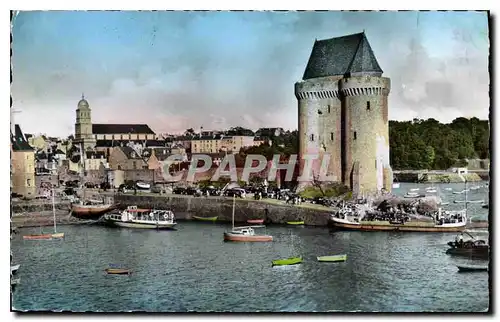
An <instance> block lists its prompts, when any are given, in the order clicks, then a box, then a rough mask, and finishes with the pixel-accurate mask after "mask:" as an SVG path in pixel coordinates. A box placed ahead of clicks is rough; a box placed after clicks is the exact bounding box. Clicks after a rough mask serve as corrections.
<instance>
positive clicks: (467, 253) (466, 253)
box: [446, 247, 490, 259]
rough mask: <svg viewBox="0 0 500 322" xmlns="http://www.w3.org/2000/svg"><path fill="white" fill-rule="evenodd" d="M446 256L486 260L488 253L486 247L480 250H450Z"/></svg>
mask: <svg viewBox="0 0 500 322" xmlns="http://www.w3.org/2000/svg"><path fill="white" fill-rule="evenodd" d="M446 254H448V255H453V256H461V257H467V258H474V259H488V258H489V257H490V252H489V248H488V247H484V248H483V247H480V248H450V249H448V250H447V251H446Z"/></svg>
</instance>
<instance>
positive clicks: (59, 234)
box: [23, 233, 64, 240]
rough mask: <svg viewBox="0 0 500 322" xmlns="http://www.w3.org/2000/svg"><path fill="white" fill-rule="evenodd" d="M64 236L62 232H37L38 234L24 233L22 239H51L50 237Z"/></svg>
mask: <svg viewBox="0 0 500 322" xmlns="http://www.w3.org/2000/svg"><path fill="white" fill-rule="evenodd" d="M61 238H64V233H55V234H38V235H25V236H23V239H25V240H51V239H61Z"/></svg>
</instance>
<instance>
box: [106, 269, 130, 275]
mask: <svg viewBox="0 0 500 322" xmlns="http://www.w3.org/2000/svg"><path fill="white" fill-rule="evenodd" d="M104 271H105V272H106V274H110V275H130V274H132V271H131V270H130V269H128V268H106V269H105V270H104Z"/></svg>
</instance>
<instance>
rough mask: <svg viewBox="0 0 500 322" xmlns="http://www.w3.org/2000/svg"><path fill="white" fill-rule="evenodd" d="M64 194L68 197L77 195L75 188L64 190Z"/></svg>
mask: <svg viewBox="0 0 500 322" xmlns="http://www.w3.org/2000/svg"><path fill="white" fill-rule="evenodd" d="M63 192H64V194H65V195H67V196H73V195H76V191H75V189H73V188H66V189H64V190H63Z"/></svg>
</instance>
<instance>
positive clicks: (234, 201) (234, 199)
mask: <svg viewBox="0 0 500 322" xmlns="http://www.w3.org/2000/svg"><path fill="white" fill-rule="evenodd" d="M235 204H236V196H235V195H234V194H233V221H232V222H233V230H234V206H235Z"/></svg>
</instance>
